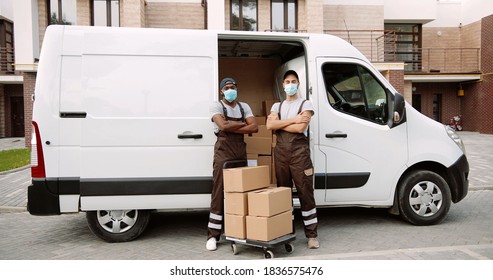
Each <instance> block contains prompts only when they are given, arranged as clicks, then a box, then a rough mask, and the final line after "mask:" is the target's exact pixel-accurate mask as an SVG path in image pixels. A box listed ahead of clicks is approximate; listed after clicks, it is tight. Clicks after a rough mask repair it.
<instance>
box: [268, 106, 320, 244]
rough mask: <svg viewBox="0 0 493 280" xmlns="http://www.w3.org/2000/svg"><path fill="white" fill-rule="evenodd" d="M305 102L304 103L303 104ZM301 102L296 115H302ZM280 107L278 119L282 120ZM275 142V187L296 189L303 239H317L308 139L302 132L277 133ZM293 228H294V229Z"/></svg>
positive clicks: (281, 131)
mask: <svg viewBox="0 0 493 280" xmlns="http://www.w3.org/2000/svg"><path fill="white" fill-rule="evenodd" d="M303 103H304V102H303ZM303 103H302V104H301V106H300V109H299V111H298V113H300V112H301V109H302V107H303ZM281 106H282V102H281V104H279V119H281ZM276 136H277V142H276V147H275V149H274V159H275V170H276V179H277V185H278V186H283V187H289V188H292V187H293V181H294V185H295V186H296V191H297V193H298V196H299V198H300V204H301V215H302V219H303V224H304V226H305V235H306V237H308V238H310V237H317V223H318V221H317V209H316V205H315V198H314V196H313V164H312V161H311V159H310V148H309V144H308V138H307V137H306V136H305V135H304V134H303V133H291V132H287V131H284V130H276ZM293 228H294V226H293Z"/></svg>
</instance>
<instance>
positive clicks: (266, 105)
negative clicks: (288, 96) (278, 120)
mask: <svg viewBox="0 0 493 280" xmlns="http://www.w3.org/2000/svg"><path fill="white" fill-rule="evenodd" d="M276 102H279V100H277V99H275V100H264V101H262V112H263V114H264V116H268V115H270V109H271V108H272V105H274V103H276Z"/></svg>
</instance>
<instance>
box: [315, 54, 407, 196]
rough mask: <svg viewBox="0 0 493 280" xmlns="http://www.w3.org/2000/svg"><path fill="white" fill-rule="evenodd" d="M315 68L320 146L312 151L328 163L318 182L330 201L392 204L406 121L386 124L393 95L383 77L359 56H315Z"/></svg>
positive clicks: (404, 158) (404, 157) (404, 145)
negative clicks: (340, 57) (355, 58)
mask: <svg viewBox="0 0 493 280" xmlns="http://www.w3.org/2000/svg"><path fill="white" fill-rule="evenodd" d="M317 67H318V71H317V72H318V74H317V75H318V82H317V83H318V88H319V95H318V101H319V102H318V103H319V108H318V118H319V119H318V123H319V127H318V130H319V131H318V138H319V139H318V141H319V145H318V149H317V148H315V149H314V150H315V152H316V153H319V154H318V155H317V156H316V158H325V161H326V164H325V174H317V175H316V177H317V178H316V182H318V183H317V186H316V187H317V188H321V187H323V188H325V189H326V195H325V201H326V202H328V203H329V204H330V203H345V204H359V203H364V204H367V205H372V204H374V205H382V204H388V205H391V204H392V193H393V192H392V191H393V187H394V186H395V183H396V180H397V178H398V177H397V175H398V174H400V173H399V172H400V171H401V170H403V168H404V165H405V163H406V161H407V136H406V135H407V134H406V133H407V129H406V127H407V123H403V124H401V125H399V126H395V127H392V125H389V124H391V119H390V117H389V116H390V113H389V105H388V104H389V103H391V102H392V100H393V96H392V94H391V93H390V91H388V90H386V88H387V87H388V86H386V81H384V80H383V79H382V80H380V79H381V77H382V76H381V75H380V74H379V73H378V72H376V70H374V68H372V67H370V66H369V65H366V64H364V63H363V62H362V61H360V60H351V59H330V58H317ZM374 71H375V72H374ZM391 127H392V128H391ZM389 203H390V204H389Z"/></svg>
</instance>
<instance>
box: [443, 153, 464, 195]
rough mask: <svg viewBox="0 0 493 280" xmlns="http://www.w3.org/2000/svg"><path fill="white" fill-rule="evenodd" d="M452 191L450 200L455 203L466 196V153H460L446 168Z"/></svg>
mask: <svg viewBox="0 0 493 280" xmlns="http://www.w3.org/2000/svg"><path fill="white" fill-rule="evenodd" d="M447 175H448V178H449V180H450V182H449V186H450V191H451V192H452V201H453V202H454V203H457V202H459V201H461V200H462V199H463V198H464V197H466V195H467V192H468V190H469V179H468V177H469V162H468V161H467V158H466V155H462V156H461V157H460V158H459V159H458V160H457V161H456V162H455V163H454V164H452V165H451V166H450V167H449V168H447Z"/></svg>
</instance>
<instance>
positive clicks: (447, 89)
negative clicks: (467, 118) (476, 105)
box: [413, 83, 462, 124]
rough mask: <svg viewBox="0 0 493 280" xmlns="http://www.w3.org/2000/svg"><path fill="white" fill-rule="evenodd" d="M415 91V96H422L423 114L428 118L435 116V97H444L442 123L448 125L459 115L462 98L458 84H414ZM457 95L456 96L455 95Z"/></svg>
mask: <svg viewBox="0 0 493 280" xmlns="http://www.w3.org/2000/svg"><path fill="white" fill-rule="evenodd" d="M413 87H415V89H416V90H415V91H414V92H413V94H419V95H421V113H423V114H424V115H426V116H428V117H430V118H431V117H432V116H433V95H435V94H439V95H441V96H442V103H441V115H440V118H441V122H442V123H443V124H448V123H449V121H450V118H451V117H452V116H455V115H459V114H461V113H462V112H460V110H459V109H460V105H461V102H462V99H461V97H458V96H457V94H456V93H457V85H456V83H414V84H413ZM454 93H455V94H454Z"/></svg>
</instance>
